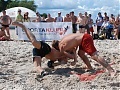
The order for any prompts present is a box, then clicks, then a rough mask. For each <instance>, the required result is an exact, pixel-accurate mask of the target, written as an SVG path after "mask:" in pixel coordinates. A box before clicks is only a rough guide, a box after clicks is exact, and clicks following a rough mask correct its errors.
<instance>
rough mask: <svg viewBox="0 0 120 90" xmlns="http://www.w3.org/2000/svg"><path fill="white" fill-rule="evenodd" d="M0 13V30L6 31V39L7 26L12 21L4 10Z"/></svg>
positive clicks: (8, 34) (8, 35)
mask: <svg viewBox="0 0 120 90" xmlns="http://www.w3.org/2000/svg"><path fill="white" fill-rule="evenodd" d="M2 13H3V16H1V17H0V20H1V22H0V24H1V25H2V30H6V31H7V34H6V35H7V37H9V38H10V32H9V25H10V24H11V22H12V19H11V18H10V17H9V16H8V15H6V11H5V10H3V11H2Z"/></svg>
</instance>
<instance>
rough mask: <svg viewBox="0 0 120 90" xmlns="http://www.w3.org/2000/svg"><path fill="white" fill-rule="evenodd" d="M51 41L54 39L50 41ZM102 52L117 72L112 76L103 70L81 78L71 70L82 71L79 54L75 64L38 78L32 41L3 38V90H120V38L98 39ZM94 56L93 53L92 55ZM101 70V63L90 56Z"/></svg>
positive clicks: (0, 67) (0, 87) (0, 81)
mask: <svg viewBox="0 0 120 90" xmlns="http://www.w3.org/2000/svg"><path fill="white" fill-rule="evenodd" d="M10 32H11V37H12V39H15V40H16V39H17V36H16V35H15V31H14V30H10ZM47 43H49V44H50V42H47ZM94 43H95V46H96V48H97V50H98V51H99V52H98V53H99V54H100V55H101V56H103V57H104V58H105V59H106V61H107V62H108V63H109V64H110V63H112V64H111V66H112V67H113V68H114V69H115V70H116V71H117V75H116V76H115V77H113V78H111V77H110V76H109V75H108V72H107V71H106V72H105V73H101V74H99V75H97V77H96V78H95V79H93V80H91V81H81V80H80V79H79V78H78V77H76V76H75V75H73V74H70V73H69V72H70V71H78V72H82V71H84V69H82V67H83V66H84V65H85V64H84V63H83V61H82V60H81V59H80V58H79V57H78V62H77V64H76V65H75V66H70V65H69V63H68V64H65V65H59V66H57V67H55V70H54V71H52V72H53V73H52V74H51V75H47V76H45V77H43V78H42V79H39V81H37V80H36V79H35V76H36V72H35V68H34V66H33V61H32V48H33V46H32V45H31V43H30V42H22V41H0V47H1V48H0V90H120V40H94ZM88 57H89V59H90V56H88ZM47 61H48V60H47V59H45V58H43V61H42V67H43V68H47V64H46V63H47ZM90 62H91V64H92V66H93V67H94V68H95V69H96V70H97V69H100V68H101V67H100V65H99V64H98V63H97V62H95V61H93V60H92V59H90Z"/></svg>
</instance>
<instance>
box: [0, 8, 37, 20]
mask: <svg viewBox="0 0 120 90" xmlns="http://www.w3.org/2000/svg"><path fill="white" fill-rule="evenodd" d="M18 9H20V10H21V11H22V12H21V14H22V15H24V13H26V12H28V13H29V17H30V18H32V19H33V18H35V17H36V13H35V12H34V11H32V10H30V9H28V8H25V7H14V8H10V9H7V10H6V14H7V15H9V16H10V17H11V18H12V19H15V17H16V16H17V15H18ZM1 15H2V12H1V13H0V16H1Z"/></svg>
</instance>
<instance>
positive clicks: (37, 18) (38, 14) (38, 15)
mask: <svg viewBox="0 0 120 90" xmlns="http://www.w3.org/2000/svg"><path fill="white" fill-rule="evenodd" d="M36 16H37V17H36V19H35V20H33V22H41V16H40V13H39V12H36Z"/></svg>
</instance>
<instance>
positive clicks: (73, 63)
mask: <svg viewBox="0 0 120 90" xmlns="http://www.w3.org/2000/svg"><path fill="white" fill-rule="evenodd" d="M73 55H74V61H73V62H71V65H72V66H74V65H75V64H76V62H77V54H76V48H74V49H73Z"/></svg>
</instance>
